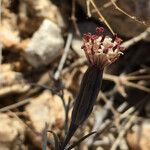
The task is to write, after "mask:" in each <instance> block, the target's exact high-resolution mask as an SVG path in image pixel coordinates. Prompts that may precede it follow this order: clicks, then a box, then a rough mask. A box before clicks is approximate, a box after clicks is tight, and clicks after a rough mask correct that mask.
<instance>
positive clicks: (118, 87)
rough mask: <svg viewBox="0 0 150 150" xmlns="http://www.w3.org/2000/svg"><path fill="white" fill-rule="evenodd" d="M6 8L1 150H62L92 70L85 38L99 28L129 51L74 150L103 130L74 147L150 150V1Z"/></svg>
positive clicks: (0, 72)
mask: <svg viewBox="0 0 150 150" xmlns="http://www.w3.org/2000/svg"><path fill="white" fill-rule="evenodd" d="M0 2H1V5H0V13H1V18H0V21H1V22H0V150H40V149H42V148H43V150H44V149H47V150H48V149H49V150H50V149H52V150H53V149H54V150H57V149H56V147H55V142H56V137H58V138H59V139H60V141H62V140H63V139H64V137H65V135H66V132H67V129H68V125H69V122H70V117H71V115H70V114H71V110H72V106H73V102H74V100H75V98H76V96H77V94H78V92H79V87H80V82H81V79H82V76H83V73H84V72H85V70H86V68H87V62H86V59H85V55H84V53H83V51H82V50H81V46H82V35H83V34H84V33H87V32H91V33H95V28H96V27H97V26H99V27H104V28H105V33H104V34H105V35H109V36H111V37H112V36H113V34H112V33H116V34H117V35H118V36H119V37H120V38H122V39H123V43H122V46H123V47H125V51H124V55H122V56H121V57H120V58H119V60H118V61H117V62H115V63H113V64H112V65H110V66H108V67H107V68H106V69H105V73H104V76H103V84H102V90H101V91H100V94H99V96H98V98H97V101H96V104H95V106H94V110H93V112H92V114H91V115H90V117H89V118H88V120H87V121H86V122H85V123H84V124H83V125H82V126H81V127H80V128H79V129H78V130H77V132H76V133H75V135H74V136H73V138H72V139H71V141H70V145H71V144H72V143H74V142H76V141H78V140H79V139H81V138H82V137H83V136H85V135H86V134H88V133H90V132H92V131H96V134H94V135H92V136H90V137H88V138H87V139H85V140H84V141H83V142H81V143H80V144H77V145H76V147H75V148H74V149H77V150H150V118H149V117H150V27H149V26H150V0H136V1H135V0H123V1H122V0H0ZM47 130H51V131H53V133H49V132H46V131H47ZM53 136H54V137H55V138H54V137H53ZM46 140H47V141H46Z"/></svg>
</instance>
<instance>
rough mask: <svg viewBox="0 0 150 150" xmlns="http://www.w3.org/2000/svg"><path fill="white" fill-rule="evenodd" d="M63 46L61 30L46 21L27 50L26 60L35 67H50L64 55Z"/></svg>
mask: <svg viewBox="0 0 150 150" xmlns="http://www.w3.org/2000/svg"><path fill="white" fill-rule="evenodd" d="M63 46H64V40H63V38H62V36H61V30H60V28H59V27H58V26H57V25H56V24H55V23H53V22H51V21H50V20H48V19H45V20H44V21H43V23H42V24H41V26H40V28H39V29H38V31H36V32H35V33H34V35H33V37H32V39H31V42H30V43H29V45H28V46H27V48H26V49H25V58H26V60H27V61H28V62H29V63H30V64H31V65H32V66H33V67H39V66H42V65H48V64H50V63H51V62H52V61H54V59H56V58H57V57H58V56H60V55H61V54H62V48H63Z"/></svg>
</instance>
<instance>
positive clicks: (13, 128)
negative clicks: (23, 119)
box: [0, 113, 25, 150]
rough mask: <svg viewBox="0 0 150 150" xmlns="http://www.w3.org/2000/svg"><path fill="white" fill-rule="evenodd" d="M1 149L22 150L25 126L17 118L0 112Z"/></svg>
mask: <svg viewBox="0 0 150 150" xmlns="http://www.w3.org/2000/svg"><path fill="white" fill-rule="evenodd" d="M0 120H1V121H0V150H22V148H21V147H23V145H22V143H23V141H24V138H25V137H24V132H25V127H24V125H23V124H22V123H20V121H18V120H17V119H16V118H13V117H9V116H8V115H7V114H2V113H1V114H0Z"/></svg>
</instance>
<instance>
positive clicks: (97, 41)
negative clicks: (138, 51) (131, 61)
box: [81, 27, 123, 68]
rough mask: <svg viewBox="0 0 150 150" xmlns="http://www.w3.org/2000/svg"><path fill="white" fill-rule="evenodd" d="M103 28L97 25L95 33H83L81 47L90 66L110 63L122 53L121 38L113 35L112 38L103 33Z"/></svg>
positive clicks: (103, 65)
mask: <svg viewBox="0 0 150 150" xmlns="http://www.w3.org/2000/svg"><path fill="white" fill-rule="evenodd" d="M103 32H104V28H102V27H97V28H96V34H91V33H86V34H84V35H83V42H84V43H83V46H82V47H81V48H82V49H83V50H84V51H85V54H86V57H87V59H88V61H89V63H90V64H91V65H92V66H96V67H102V68H104V67H105V66H107V65H109V64H111V63H112V62H114V61H115V60H116V59H118V57H119V56H120V55H121V54H123V53H122V51H123V47H121V42H122V40H121V39H120V38H118V37H117V36H116V35H114V37H113V38H110V37H108V36H105V35H104V33H103Z"/></svg>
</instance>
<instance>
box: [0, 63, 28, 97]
mask: <svg viewBox="0 0 150 150" xmlns="http://www.w3.org/2000/svg"><path fill="white" fill-rule="evenodd" d="M29 89H30V85H29V84H28V83H26V81H25V79H24V78H23V75H22V74H21V73H19V72H16V71H13V67H12V66H11V65H9V64H2V65H1V68H0V97H2V96H5V95H9V94H12V93H24V92H27V91H28V90H29Z"/></svg>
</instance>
